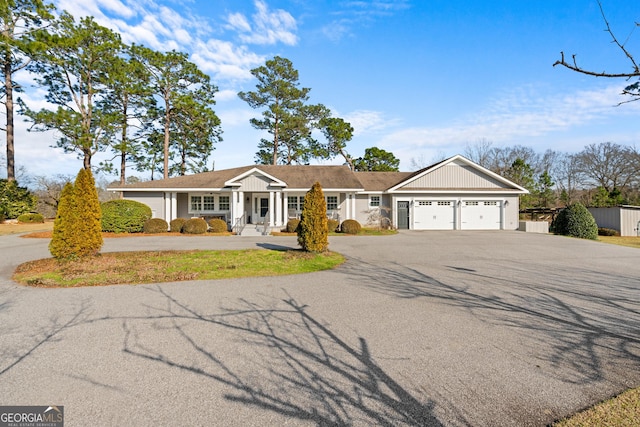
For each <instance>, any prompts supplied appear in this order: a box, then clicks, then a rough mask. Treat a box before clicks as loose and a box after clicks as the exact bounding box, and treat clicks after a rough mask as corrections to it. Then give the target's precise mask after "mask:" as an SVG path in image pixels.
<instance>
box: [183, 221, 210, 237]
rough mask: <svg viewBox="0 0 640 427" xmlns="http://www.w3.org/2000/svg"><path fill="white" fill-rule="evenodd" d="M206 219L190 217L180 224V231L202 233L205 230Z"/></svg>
mask: <svg viewBox="0 0 640 427" xmlns="http://www.w3.org/2000/svg"><path fill="white" fill-rule="evenodd" d="M207 228H208V226H207V221H205V220H204V219H203V218H190V219H188V220H187V222H185V223H184V225H183V226H182V232H183V233H186V234H204V233H206V232H207Z"/></svg>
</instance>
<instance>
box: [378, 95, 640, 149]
mask: <svg viewBox="0 0 640 427" xmlns="http://www.w3.org/2000/svg"><path fill="white" fill-rule="evenodd" d="M619 92H620V90H619V87H618V86H609V87H605V88H601V89H594V90H585V91H578V92H575V93H572V94H567V95H551V96H544V95H543V94H537V93H536V92H535V89H534V88H527V89H526V90H522V89H519V90H516V91H512V92H509V93H505V94H502V96H500V97H499V98H496V99H495V100H493V101H492V102H491V103H490V105H489V106H488V107H487V108H486V109H485V110H483V111H482V112H480V113H479V114H476V115H474V116H470V117H464V118H460V119H458V120H456V121H454V122H452V123H450V124H448V125H445V126H441V127H412V128H406V129H402V130H399V131H396V132H392V133H390V134H388V135H386V136H385V137H384V138H383V139H382V140H381V143H382V145H384V146H388V147H393V146H396V147H407V149H414V150H415V149H421V148H433V147H445V146H449V145H456V144H465V143H468V142H470V141H475V140H477V139H478V138H488V139H489V140H491V141H493V142H495V143H497V144H501V143H506V144H517V143H518V140H519V139H521V138H531V137H540V136H543V135H548V134H550V133H553V132H563V131H569V130H571V129H572V128H575V127H578V126H584V125H588V124H590V123H593V122H602V121H605V120H608V119H609V118H610V117H612V116H616V115H628V116H635V115H637V114H638V113H639V112H640V105H633V104H627V105H625V106H622V107H614V105H616V103H618V102H620V95H619Z"/></svg>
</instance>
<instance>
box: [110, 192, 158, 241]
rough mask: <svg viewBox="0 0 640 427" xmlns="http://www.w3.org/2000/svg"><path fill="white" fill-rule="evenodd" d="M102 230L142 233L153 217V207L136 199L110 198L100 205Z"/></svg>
mask: <svg viewBox="0 0 640 427" xmlns="http://www.w3.org/2000/svg"><path fill="white" fill-rule="evenodd" d="M100 208H101V210H102V231H106V232H109V233H140V232H142V230H143V228H144V223H145V221H147V220H148V219H151V208H150V207H149V206H147V205H145V204H144V203H140V202H136V201H135V200H122V199H119V200H109V201H108V202H104V203H102V204H101V205H100Z"/></svg>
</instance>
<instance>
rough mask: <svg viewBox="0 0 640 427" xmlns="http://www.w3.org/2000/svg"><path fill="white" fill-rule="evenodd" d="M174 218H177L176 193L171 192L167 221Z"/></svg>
mask: <svg viewBox="0 0 640 427" xmlns="http://www.w3.org/2000/svg"><path fill="white" fill-rule="evenodd" d="M176 218H178V193H176V192H173V193H171V217H170V219H169V221H167V222H171V221H173V220H174V219H176Z"/></svg>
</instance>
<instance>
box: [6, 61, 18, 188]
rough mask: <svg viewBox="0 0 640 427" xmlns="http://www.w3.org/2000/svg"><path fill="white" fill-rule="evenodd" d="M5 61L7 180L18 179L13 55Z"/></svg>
mask: <svg viewBox="0 0 640 427" xmlns="http://www.w3.org/2000/svg"><path fill="white" fill-rule="evenodd" d="M7 56H9V57H8V58H7V57H5V61H4V89H5V92H6V94H7V98H6V104H5V105H6V111H7V130H6V136H7V180H8V181H15V180H16V166H15V151H14V139H13V138H14V130H13V129H14V128H13V82H12V81H11V57H10V53H8V54H7Z"/></svg>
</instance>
